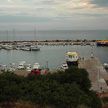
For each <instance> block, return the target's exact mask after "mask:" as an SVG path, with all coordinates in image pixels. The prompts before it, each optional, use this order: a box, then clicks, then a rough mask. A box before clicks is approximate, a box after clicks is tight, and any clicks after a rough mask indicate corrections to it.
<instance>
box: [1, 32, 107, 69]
mask: <svg viewBox="0 0 108 108" xmlns="http://www.w3.org/2000/svg"><path fill="white" fill-rule="evenodd" d="M34 34H35V33H34V31H25V32H24V31H22V32H21V31H9V32H7V31H0V41H4V40H34V38H35V36H34ZM36 35H37V38H38V40H51V39H52V40H53V39H54V40H56V39H73V40H75V39H90V40H94V39H96V40H100V39H107V40H108V30H100V31H99V30H98V31H97V30H95V31H70V30H65V31H38V32H37V33H36ZM67 51H77V52H78V53H79V56H81V57H89V56H90V52H91V47H90V46H42V47H41V50H40V51H37V52H36V51H32V52H29V51H21V50H11V51H6V50H0V64H7V65H8V64H9V63H12V62H14V63H16V65H18V64H19V62H20V61H26V62H27V63H29V64H31V65H33V64H34V63H36V62H38V63H40V64H41V66H45V65H46V62H47V61H48V65H49V68H51V69H54V68H57V66H59V65H61V63H62V62H64V61H65V53H66V52H67ZM93 51H94V55H95V56H96V57H98V58H99V59H100V61H101V62H102V63H104V62H106V63H108V47H96V46H95V47H94V48H93Z"/></svg>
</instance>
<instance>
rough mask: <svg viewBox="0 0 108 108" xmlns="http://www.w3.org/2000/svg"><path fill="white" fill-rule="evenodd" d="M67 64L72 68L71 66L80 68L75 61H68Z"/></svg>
mask: <svg viewBox="0 0 108 108" xmlns="http://www.w3.org/2000/svg"><path fill="white" fill-rule="evenodd" d="M66 62H67V65H68V67H71V66H78V61H73V62H70V61H66Z"/></svg>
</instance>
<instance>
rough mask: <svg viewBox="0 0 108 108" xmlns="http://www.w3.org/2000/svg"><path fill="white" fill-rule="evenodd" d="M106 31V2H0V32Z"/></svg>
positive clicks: (36, 0) (107, 22)
mask: <svg viewBox="0 0 108 108" xmlns="http://www.w3.org/2000/svg"><path fill="white" fill-rule="evenodd" d="M34 28H37V29H38V30H64V29H66V30H86V29H87V30H97V29H108V0H0V30H4V29H7V30H8V29H9V30H11V29H21V30H22V29H34Z"/></svg>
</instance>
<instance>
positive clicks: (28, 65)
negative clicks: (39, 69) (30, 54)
mask: <svg viewBox="0 0 108 108" xmlns="http://www.w3.org/2000/svg"><path fill="white" fill-rule="evenodd" d="M31 70H32V68H31V64H26V71H28V72H31Z"/></svg>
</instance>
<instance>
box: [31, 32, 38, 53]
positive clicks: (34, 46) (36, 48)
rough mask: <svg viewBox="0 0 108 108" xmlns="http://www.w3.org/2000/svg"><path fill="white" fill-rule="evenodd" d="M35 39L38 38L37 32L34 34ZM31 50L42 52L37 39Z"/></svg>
mask: <svg viewBox="0 0 108 108" xmlns="http://www.w3.org/2000/svg"><path fill="white" fill-rule="evenodd" d="M34 38H36V31H35V32H34ZM30 50H31V51H40V48H39V47H38V43H37V41H36V39H35V44H34V45H31V47H30Z"/></svg>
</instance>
